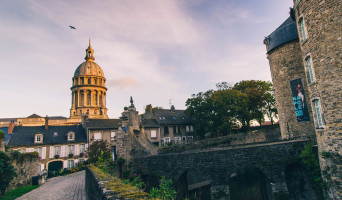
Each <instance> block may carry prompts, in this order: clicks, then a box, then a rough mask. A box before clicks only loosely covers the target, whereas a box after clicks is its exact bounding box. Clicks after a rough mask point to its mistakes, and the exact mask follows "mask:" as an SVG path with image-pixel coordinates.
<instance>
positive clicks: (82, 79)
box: [81, 77, 84, 85]
mask: <svg viewBox="0 0 342 200" xmlns="http://www.w3.org/2000/svg"><path fill="white" fill-rule="evenodd" d="M81 84H82V85H84V78H83V77H82V78H81Z"/></svg>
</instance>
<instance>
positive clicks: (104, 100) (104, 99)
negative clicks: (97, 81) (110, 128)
mask: <svg viewBox="0 0 342 200" xmlns="http://www.w3.org/2000/svg"><path fill="white" fill-rule="evenodd" d="M106 99H107V98H106V93H104V95H103V102H104V107H106V103H107V102H106Z"/></svg>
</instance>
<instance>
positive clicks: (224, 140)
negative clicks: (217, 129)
mask: <svg viewBox="0 0 342 200" xmlns="http://www.w3.org/2000/svg"><path fill="white" fill-rule="evenodd" d="M280 140H281V134H280V129H279V126H278V125H275V126H274V127H269V128H264V129H260V130H255V131H251V132H247V133H239V134H232V135H228V136H224V137H217V138H211V139H207V140H201V141H196V142H192V143H188V144H180V145H177V146H171V147H163V148H161V149H159V151H158V154H167V153H176V152H185V151H193V150H198V149H202V150H203V149H211V148H217V147H229V146H234V145H244V144H252V143H265V142H274V141H280Z"/></svg>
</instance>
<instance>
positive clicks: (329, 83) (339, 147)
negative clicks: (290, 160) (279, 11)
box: [265, 0, 342, 199]
mask: <svg viewBox="0 0 342 200" xmlns="http://www.w3.org/2000/svg"><path fill="white" fill-rule="evenodd" d="M341 11H342V2H341V1H340V0H330V1H319V0H313V1H303V0H294V7H293V10H292V11H291V18H292V19H291V20H292V21H294V22H295V23H294V22H291V25H285V26H281V27H280V29H279V28H278V29H277V30H276V31H275V32H276V34H273V33H272V34H271V35H270V36H269V37H267V38H266V39H265V43H266V46H267V51H268V59H269V61H270V66H271V72H272V79H273V82H274V86H275V89H276V99H277V103H278V106H279V107H278V109H279V117H280V124H281V131H282V136H283V137H284V138H286V137H291V133H290V134H289V132H290V131H291V130H290V129H287V128H288V127H290V126H287V123H289V124H291V122H290V120H289V119H291V118H292V117H291V115H293V113H294V110H286V109H283V108H282V107H283V106H284V105H290V104H291V100H289V99H285V98H284V97H285V96H286V95H288V94H289V88H288V85H289V83H286V82H287V81H289V80H290V79H294V78H296V80H298V79H301V82H302V86H303V87H301V88H299V89H300V90H301V92H302V93H303V94H299V93H300V92H299V90H298V87H297V88H295V90H297V91H298V92H297V97H296V96H295V95H293V100H294V101H293V104H294V105H295V108H298V103H300V102H302V101H303V99H304V100H305V103H306V105H307V107H308V111H309V115H308V116H309V117H310V121H311V123H307V124H306V129H302V130H301V129H298V131H297V133H295V135H294V136H296V135H298V134H299V135H298V136H300V134H302V136H307V135H310V132H311V130H312V129H313V130H314V131H315V133H316V134H315V135H316V137H317V144H318V150H319V157H320V165H321V170H322V174H323V178H324V180H325V181H326V182H327V186H328V187H327V194H328V195H327V198H328V199H342V176H341V174H342V160H341V157H342V139H341V135H342V98H341V97H342V86H341V85H342V66H341V61H342V56H341V55H342V54H341V49H342V35H341V33H342V15H341ZM288 24H290V23H288ZM294 25H295V26H296V29H297V35H296V36H294V33H295V32H294V31H293V30H294V27H293V26H294ZM290 26H292V27H293V28H291V29H292V31H291V30H290V28H288V27H290ZM277 34H278V35H277ZM291 34H292V35H291ZM291 37H292V39H291ZM272 38H277V39H276V40H273V41H272ZM278 41H280V43H277V42H278ZM272 44H273V46H275V47H273V48H274V50H273V49H272ZM296 71H297V74H296ZM303 72H304V73H303ZM284 75H287V76H289V79H286V78H285V76H284ZM294 82H295V83H296V84H298V81H297V82H296V81H294ZM290 84H291V82H290ZM296 84H295V85H296ZM295 85H294V86H295ZM303 89H304V90H303ZM277 90H278V91H277ZM291 90H292V94H296V92H293V87H292V88H291ZM286 93H288V94H286ZM304 93H305V94H306V95H304ZM302 97H304V98H302ZM296 104H297V105H296ZM292 107H293V106H292ZM296 111H297V110H296ZM291 113H292V114H291ZM301 124H305V123H301ZM291 125H295V124H294V123H293V122H292V124H291ZM312 126H313V128H312Z"/></svg>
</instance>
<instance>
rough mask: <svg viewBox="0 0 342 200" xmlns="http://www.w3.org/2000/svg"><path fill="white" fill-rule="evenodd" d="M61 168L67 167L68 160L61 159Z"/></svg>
mask: <svg viewBox="0 0 342 200" xmlns="http://www.w3.org/2000/svg"><path fill="white" fill-rule="evenodd" d="M63 168H68V161H67V160H64V161H63Z"/></svg>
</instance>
